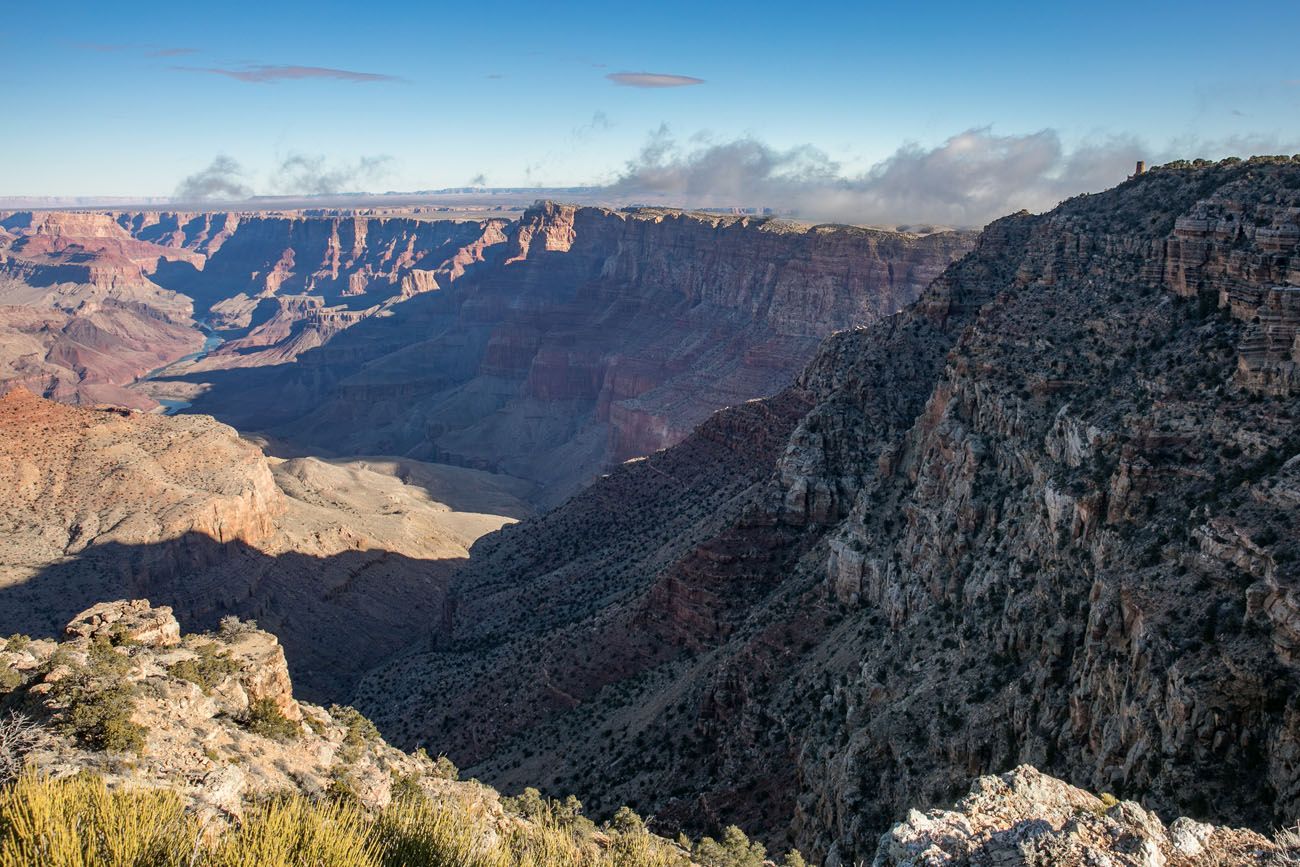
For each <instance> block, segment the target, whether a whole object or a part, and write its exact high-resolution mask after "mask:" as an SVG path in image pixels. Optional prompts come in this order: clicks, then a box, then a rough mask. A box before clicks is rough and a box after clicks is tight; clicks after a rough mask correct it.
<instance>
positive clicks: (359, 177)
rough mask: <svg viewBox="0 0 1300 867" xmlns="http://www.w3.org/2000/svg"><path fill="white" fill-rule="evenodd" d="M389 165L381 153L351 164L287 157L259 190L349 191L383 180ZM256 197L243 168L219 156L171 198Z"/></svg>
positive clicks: (294, 192)
mask: <svg viewBox="0 0 1300 867" xmlns="http://www.w3.org/2000/svg"><path fill="white" fill-rule="evenodd" d="M390 162H392V157H389V156H387V155H384V154H380V155H376V156H364V157H360V158H359V159H357V160H355V161H353V162H336V161H330V160H326V158H325V157H323V156H315V155H311V154H297V153H296V154H290V155H289V156H287V157H285V158H283V159H282V160H280V162H279V164H278V165H277V166H276V167H275V169H274V170H273V171H272V172H271V173H270V175H269V176H268V177H267V179H266V182H265V184H264V185H262V186H261V187H260V188H261V189H262V190H264V191H266V192H270V193H278V194H280V195H290V196H324V195H331V194H334V193H342V192H349V191H354V190H356V188H357V186H358V185H360V184H364V183H366V182H367V181H372V180H376V179H378V178H381V177H383V176H384V174H386V173H387V171H388V165H389V163H390ZM256 194H257V190H255V189H254V188H253V186H252V185H251V184H250V183H249V182H248V180H247V173H246V172H245V171H244V168H243V166H241V165H240V164H239V163H238V162H237V161H236V160H235V159H233V158H232V157H229V156H227V155H225V154H218V155H217V156H216V157H215V158H214V159H213V160H212V162H211V163H210V164H209V165H208V166H207V167H206V168H204V169H203V170H201V171H198V172H195V173H194V174H192V175H190V176H189V177H187V178H185V179H184V180H182V181H181V182H180V184H178V185H177V187H176V193H175V194H174V196H173V198H175V199H176V200H177V201H183V202H198V201H205V200H219V201H230V202H233V201H242V200H244V199H248V198H251V197H252V196H254V195H256Z"/></svg>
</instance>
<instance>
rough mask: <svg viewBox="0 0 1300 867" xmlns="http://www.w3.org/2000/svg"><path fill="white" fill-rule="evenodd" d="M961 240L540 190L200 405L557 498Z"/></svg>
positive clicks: (678, 433) (922, 277) (887, 293)
mask: <svg viewBox="0 0 1300 867" xmlns="http://www.w3.org/2000/svg"><path fill="white" fill-rule="evenodd" d="M970 241H971V238H970V236H968V235H965V234H961V233H944V234H939V235H932V236H925V237H918V236H910V235H900V234H895V233H888V232H875V231H869V230H863V229H853V228H849V227H816V228H812V229H808V228H800V227H794V226H789V225H785V224H780V223H776V222H773V221H762V220H760V221H753V220H748V219H740V218H722V217H711V216H704V215H694V214H684V213H680V212H661V211H632V212H618V211H609V210H604V209H600V208H573V207H567V206H561V205H553V204H544V205H541V206H539V207H537V208H535V209H533V210H531V211H529V212H528V213H527V214H526V215H525V216H524V218H523V219H522V220H521V221H520V222H519V224H518V225H516V226H514V227H513V228H512V229H511V231H510V233H509V235H508V237H507V238H506V239H505V241H504V242H503V243H502V244H501V245H500V249H499V250H498V249H496V248H494V249H493V250H492V251H491V255H489V256H487V259H488V262H487V263H486V264H485V265H484V266H483V267H481V268H479V269H477V270H476V271H474V272H473V273H472V274H470V275H467V276H466V278H464V279H463V280H462V281H461V282H459V283H458V284H457V286H456V290H455V291H453V292H450V293H437V294H435V295H432V296H426V297H421V298H418V299H413V300H412V301H410V302H407V303H405V304H403V305H401V308H400V315H399V316H397V317H395V318H394V319H388V320H376V321H372V322H369V323H367V324H366V325H365V326H364V327H360V328H355V329H351V330H349V331H348V332H346V334H344V335H340V336H339V337H336V338H335V339H334V340H333V341H332V342H331V343H330V344H329V345H328V346H325V347H323V348H322V349H321V350H319V351H317V352H313V353H309V354H307V355H303V356H301V357H299V360H298V365H297V366H296V367H295V368H294V369H291V370H285V371H281V372H276V373H275V374H273V376H274V377H275V378H274V379H267V380H265V381H259V380H258V379H257V378H256V377H253V376H247V377H239V378H236V379H233V380H231V384H230V385H229V386H224V385H223V383H222V381H221V380H220V379H219V378H214V387H213V388H211V389H209V390H208V391H207V392H206V393H205V394H204V395H203V396H202V398H201V399H200V400H199V401H198V402H197V404H196V405H197V406H198V407H200V408H202V409H204V410H206V411H211V412H213V413H215V414H217V415H218V416H220V417H223V418H227V419H229V420H230V421H232V422H233V423H235V424H237V425H240V426H244V425H250V424H259V423H260V424H262V425H265V426H267V427H269V428H270V429H271V430H272V431H273V432H275V433H276V434H277V435H280V436H284V437H288V438H292V439H296V440H305V441H314V442H316V443H317V444H319V445H322V446H325V447H328V448H332V449H335V450H337V451H342V452H373V451H385V452H398V453H406V454H411V455H413V456H416V457H433V458H436V459H438V460H442V461H449V462H452V463H459V464H464V465H467V466H474V467H481V468H489V469H494V470H498V471H503V472H507V473H509V474H512V475H518V476H522V477H525V478H530V479H534V480H536V481H538V482H541V483H542V484H543V485H545V486H547V487H548V489H549V491H550V495H549V498H550V499H559V498H562V496H563V495H564V494H566V493H567V492H569V491H570V490H572V489H573V487H574V486H575V485H576V484H577V483H578V482H581V481H583V480H585V479H587V478H589V477H590V476H591V475H592V474H593V473H594V472H596V471H598V470H599V469H601V468H602V467H604V466H605V465H607V464H609V463H611V462H617V461H619V460H623V459H626V458H628V457H633V456H637V455H642V454H646V453H648V452H651V451H654V450H655V449H658V448H662V447H664V446H666V445H670V444H672V443H674V442H677V441H678V440H680V439H681V438H682V437H684V436H685V435H686V434H687V433H689V432H690V430H691V429H692V428H693V427H694V426H695V425H696V424H698V423H699V422H700V421H702V420H703V419H704V418H706V417H707V416H708V414H709V413H710V412H712V411H714V410H716V409H718V408H719V407H721V406H726V405H729V404H735V403H740V402H743V401H744V400H748V399H751V398H754V397H758V396H762V395H766V394H772V393H774V392H776V391H778V390H780V389H781V388H782V387H784V386H785V385H786V384H788V382H789V381H790V378H791V377H792V376H793V374H794V373H795V371H797V370H798V368H799V367H800V366H801V365H802V364H803V363H804V362H806V360H807V359H808V358H809V357H811V355H812V353H813V352H814V351H815V347H816V345H817V343H818V341H819V340H820V338H821V337H823V336H825V335H826V334H828V333H830V332H831V331H833V330H836V329H839V328H844V327H849V326H852V325H856V324H863V323H865V322H869V321H872V320H873V319H875V318H877V317H879V316H880V315H882V314H886V313H891V312H893V311H894V310H896V309H898V308H899V307H901V306H903V305H904V304H906V303H908V302H909V301H910V300H911V299H912V298H914V297H915V296H916V295H917V294H918V293H919V292H920V290H921V288H922V287H923V286H924V285H925V284H926V283H928V282H929V281H930V280H931V279H933V277H934V276H936V275H937V274H938V273H939V272H940V271H941V270H942V269H943V267H944V266H945V265H946V264H947V263H948V262H949V261H951V259H952V258H954V257H955V256H957V255H959V254H960V253H961V252H962V251H964V250H965V249H966V248H967V246H968V245H969V243H970ZM229 250H230V244H229V243H228V244H227V245H226V246H225V247H224V248H223V253H224V252H226V251H229ZM232 351H234V350H232ZM215 358H216V357H215V356H214V357H212V358H210V359H209V360H208V361H209V362H212V363H215V361H214V359H215ZM272 394H274V396H275V399H274V401H272V400H271V395H272ZM262 395H265V396H266V398H265V400H264V399H263V398H262ZM236 396H237V397H238V398H239V399H238V401H237V400H236V399H235V397H236ZM286 398H287V399H286ZM267 404H271V406H267ZM259 413H261V415H260V416H259ZM363 421H364V423H363Z"/></svg>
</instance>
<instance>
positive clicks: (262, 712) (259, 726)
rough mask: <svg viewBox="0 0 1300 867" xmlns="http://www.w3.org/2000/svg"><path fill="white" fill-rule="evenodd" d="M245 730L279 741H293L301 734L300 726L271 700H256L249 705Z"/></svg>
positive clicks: (245, 719) (245, 718)
mask: <svg viewBox="0 0 1300 867" xmlns="http://www.w3.org/2000/svg"><path fill="white" fill-rule="evenodd" d="M244 728H246V729H248V730H249V731H250V732H252V733H253V734H255V735H261V736H262V737H264V738H271V739H272V740H277V741H288V740H293V739H294V738H296V737H298V735H299V734H301V732H300V731H299V729H298V724H297V723H296V722H294V721H293V720H291V719H289V718H288V717H286V716H285V715H284V714H283V713H281V712H280V708H279V707H277V706H276V704H275V700H274V699H270V698H259V699H254V700H253V701H251V702H249V703H248V711H247V713H246V714H245V716H244Z"/></svg>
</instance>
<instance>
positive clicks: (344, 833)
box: [199, 797, 380, 867]
mask: <svg viewBox="0 0 1300 867" xmlns="http://www.w3.org/2000/svg"><path fill="white" fill-rule="evenodd" d="M378 851H379V845H378V842H377V840H376V839H375V836H374V834H373V833H372V829H371V825H370V822H369V820H368V819H367V817H366V814H365V812H364V811H363V810H361V809H360V808H358V807H356V806H354V805H351V804H346V803H339V802H334V801H322V802H320V803H312V802H311V801H308V800H307V799H305V798H301V797H289V798H278V799H275V800H273V801H269V802H267V803H265V804H261V805H259V806H257V807H254V808H253V809H251V810H249V811H248V812H247V813H246V814H245V816H244V821H243V822H242V823H241V824H240V825H239V827H237V828H235V829H232V830H230V831H227V832H226V834H225V835H224V836H223V837H222V838H221V839H220V840H219V841H218V842H217V844H216V845H215V846H214V847H212V849H210V850H209V851H208V852H207V853H205V854H206V857H205V858H203V859H202V860H201V861H200V862H199V863H202V864H206V865H212V867H300V865H317V864H319V865H330V867H375V865H377V864H378V863H380V862H379V860H378V858H377V853H378Z"/></svg>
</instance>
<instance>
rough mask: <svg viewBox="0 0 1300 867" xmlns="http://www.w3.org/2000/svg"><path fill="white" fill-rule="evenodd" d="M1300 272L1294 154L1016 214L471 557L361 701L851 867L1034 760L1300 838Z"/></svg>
mask: <svg viewBox="0 0 1300 867" xmlns="http://www.w3.org/2000/svg"><path fill="white" fill-rule="evenodd" d="M1298 268H1300V163H1296V162H1291V161H1289V160H1286V159H1280V160H1269V159H1261V160H1252V161H1250V162H1240V161H1228V162H1225V163H1223V164H1220V165H1218V166H1210V167H1205V168H1191V167H1186V168H1179V167H1168V168H1162V169H1160V170H1156V171H1152V172H1149V173H1147V174H1146V175H1143V176H1140V177H1138V178H1136V179H1133V180H1131V181H1129V182H1127V183H1125V184H1122V185H1121V186H1119V187H1118V188H1116V189H1113V190H1111V191H1108V192H1106V193H1102V194H1098V195H1093V196H1083V197H1079V198H1076V199H1072V200H1070V201H1068V202H1066V203H1064V204H1063V205H1061V206H1060V207H1059V208H1057V209H1056V210H1054V211H1052V212H1050V213H1047V214H1044V215H1041V216H1031V215H1028V214H1019V215H1015V216H1011V217H1007V218H1005V219H1003V220H999V221H997V222H995V223H994V224H992V225H990V226H989V227H988V228H987V229H986V230H985V231H984V232H983V234H982V237H981V239H980V241H979V244H978V246H977V248H976V249H975V250H974V251H973V252H972V253H970V254H969V255H967V256H966V257H965V258H963V259H962V260H961V261H959V262H958V263H956V264H955V265H953V266H952V267H950V268H949V269H948V270H947V271H946V272H945V273H944V275H943V276H942V277H941V278H940V279H939V280H937V281H936V282H935V283H934V285H933V286H931V287H930V289H929V290H928V291H927V292H926V293H925V294H924V296H923V297H922V298H921V299H920V301H919V302H918V303H917V304H915V305H914V306H913V307H911V308H910V309H909V310H907V311H906V312H904V313H903V314H901V315H897V316H892V317H889V318H887V319H884V320H882V321H880V322H878V323H875V324H873V325H870V326H868V327H866V328H862V329H856V330H852V331H848V332H845V333H843V334H840V335H837V336H835V337H834V338H832V339H830V340H828V341H827V342H826V344H825V345H824V347H823V348H822V350H821V351H820V352H819V353H818V355H817V357H816V358H815V359H814V360H813V361H812V362H811V364H809V365H808V367H807V369H806V370H805V371H804V373H803V374H802V376H801V377H799V379H798V381H797V382H796V383H795V384H794V385H793V386H792V387H791V388H789V389H787V390H785V391H784V392H782V393H781V394H780V395H778V396H776V397H773V398H771V399H768V400H762V401H755V402H749V403H744V404H741V405H738V406H734V407H732V408H730V409H727V410H724V411H722V412H720V413H718V414H716V415H715V416H713V417H712V418H711V419H709V420H708V421H707V422H706V423H704V424H703V425H701V426H700V428H699V429H698V430H697V431H695V432H694V433H693V434H692V435H690V436H688V437H687V438H686V439H685V440H684V441H683V442H682V443H681V444H679V445H677V446H675V447H673V448H671V449H668V450H666V451H663V452H659V453H656V454H653V455H651V456H650V457H648V458H646V459H645V460H641V461H635V462H632V463H629V464H626V465H624V466H622V467H619V468H618V469H616V470H615V471H613V472H611V473H610V474H609V475H608V476H607V477H604V478H602V479H600V480H598V481H596V482H595V483H593V484H592V485H591V486H590V487H588V488H587V489H585V490H584V491H582V492H581V493H579V494H578V495H576V496H575V497H573V498H572V499H571V500H569V501H568V502H567V503H565V504H563V505H562V506H560V507H558V508H556V509H555V510H553V511H551V512H549V513H546V514H544V515H541V516H539V517H537V518H535V519H532V520H529V521H525V522H523V523H520V524H516V525H513V526H510V527H506V528H504V529H503V530H502V531H501V532H500V533H497V534H494V535H492V536H489V537H486V538H484V539H483V540H481V541H480V542H479V543H478V544H477V545H476V546H475V548H474V551H473V555H472V558H471V561H470V562H469V564H467V565H466V567H465V568H464V569H462V570H461V571H460V572H459V573H458V576H457V578H456V580H455V582H454V585H453V587H452V593H451V597H450V600H449V613H450V615H451V618H452V630H451V633H450V634H447V633H446V631H445V629H443V628H441V627H440V628H439V629H437V630H431V636H432V638H433V640H434V641H435V646H434V649H432V650H430V649H429V648H428V647H427V646H420V645H417V646H415V647H413V648H412V652H411V653H410V655H408V656H406V657H404V658H401V659H398V660H396V661H395V662H394V663H392V664H391V665H388V666H385V667H384V668H382V669H380V670H378V671H376V672H374V673H373V674H372V675H370V676H369V677H368V678H367V680H366V681H365V682H364V683H363V685H362V688H361V690H360V693H359V695H358V702H359V706H362V707H363V708H364V709H365V710H366V711H367V712H369V713H371V714H373V715H374V716H375V718H376V720H377V721H378V722H379V723H380V725H381V727H382V728H383V729H384V730H385V732H386V733H387V734H388V736H389V737H392V738H394V739H396V740H398V741H402V742H407V743H417V742H424V743H430V744H437V745H438V747H439V748H440V749H446V750H447V751H448V753H449V754H450V755H451V757H452V758H453V759H454V760H456V761H457V762H459V763H461V764H464V765H472V766H473V767H472V770H473V771H474V772H475V773H477V774H479V775H480V776H482V777H483V778H485V779H487V780H489V781H491V782H494V783H496V784H498V785H503V786H507V787H509V786H517V785H523V784H525V782H527V783H529V784H535V785H540V786H542V787H543V788H546V789H549V790H552V791H557V792H558V791H576V792H577V793H578V794H579V795H580V796H581V797H583V798H584V800H588V801H589V802H591V803H594V804H597V805H599V808H605V807H607V806H608V805H611V804H617V803H622V802H627V803H631V804H633V805H634V806H636V807H637V808H638V809H641V810H643V811H646V812H652V813H654V814H656V815H658V816H660V817H663V818H666V819H668V820H670V821H673V820H681V821H683V822H685V823H686V824H688V825H690V824H697V825H702V826H707V825H712V824H717V823H725V822H727V821H733V820H737V821H741V822H742V823H743V824H744V825H746V826H747V827H751V828H766V829H770V831H771V834H772V838H773V841H774V842H785V840H784V839H783V835H784V836H785V837H788V839H789V840H790V841H792V842H796V843H798V844H799V845H800V846H801V848H803V849H804V851H806V852H807V851H811V852H813V853H815V854H816V855H817V856H819V857H824V858H826V860H827V863H830V864H853V863H858V862H857V859H861V858H869V857H871V855H872V853H873V852H875V849H876V843H877V840H878V837H879V835H880V834H881V833H882V832H883V831H885V830H886V828H888V827H889V825H890V824H891V823H892V822H893V821H896V820H897V819H898V818H900V817H901V816H902V815H903V814H904V813H905V811H906V810H907V808H909V807H912V806H921V805H927V804H935V803H940V802H950V801H951V800H952V799H953V798H954V797H956V795H957V794H959V793H960V792H961V791H962V790H963V789H964V788H965V785H966V782H967V780H968V779H969V778H970V776H971V775H973V774H977V773H985V772H993V771H1004V770H1007V769H1009V768H1011V767H1014V766H1015V765H1017V764H1019V763H1021V762H1032V763H1033V764H1035V765H1037V766H1038V767H1040V768H1042V769H1043V770H1044V771H1045V772H1050V773H1053V774H1056V775H1058V776H1061V777H1063V778H1065V779H1068V780H1070V781H1071V782H1073V783H1075V784H1077V785H1083V786H1087V787H1089V788H1092V789H1094V790H1106V791H1113V792H1115V793H1117V794H1119V795H1121V796H1124V797H1135V798H1141V799H1142V801H1143V803H1144V804H1147V805H1149V806H1153V807H1155V808H1157V809H1160V810H1162V811H1164V812H1167V813H1169V814H1174V815H1176V814H1180V813H1181V814H1186V815H1190V816H1192V817H1194V818H1215V819H1218V820H1221V821H1230V822H1233V823H1242V824H1250V825H1254V826H1256V827H1266V826H1269V825H1271V824H1274V823H1283V822H1294V821H1295V820H1296V819H1297V817H1300V788H1298V787H1297V779H1300V775H1298V774H1297V756H1300V724H1298V723H1297V720H1300V689H1297V687H1300V683H1298V682H1297V680H1298V676H1300V668H1298V667H1297V666H1298V665H1300V662H1298V660H1300V656H1298V655H1297V654H1298V653H1300V650H1298V648H1300V604H1297V601H1296V600H1297V596H1298V593H1300V591H1298V588H1297V582H1300V571H1297V570H1298V568H1300V548H1297V539H1300V440H1298V439H1297V412H1298V410H1300V405H1298V403H1297V395H1298V394H1300V378H1298V374H1297V371H1298V370H1300V367H1298V365H1300V270H1298ZM421 644H423V642H421ZM611 779H617V780H622V781H624V782H622V783H619V784H613V785H611V784H609V783H608V781H609V780H611ZM1242 780H1251V781H1252V784H1251V785H1249V786H1243V785H1242V784H1241V781H1242Z"/></svg>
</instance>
